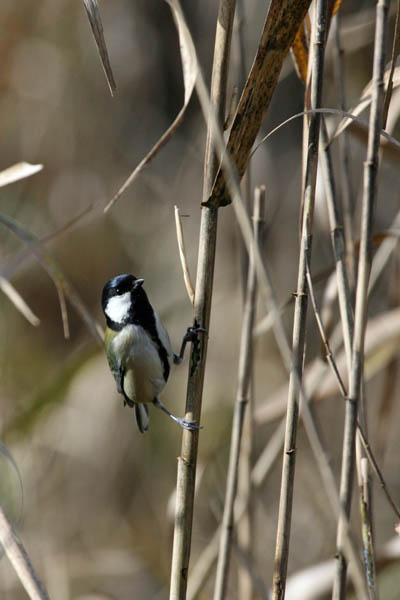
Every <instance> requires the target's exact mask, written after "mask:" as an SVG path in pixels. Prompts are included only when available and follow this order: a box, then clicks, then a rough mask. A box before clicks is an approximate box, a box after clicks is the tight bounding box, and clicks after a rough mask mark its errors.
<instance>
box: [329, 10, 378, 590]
mask: <svg viewBox="0 0 400 600" xmlns="http://www.w3.org/2000/svg"><path fill="white" fill-rule="evenodd" d="M388 10H389V1H388V0H378V3H377V7H376V29H375V48H374V65H373V77H372V78H373V87H372V102H371V111H370V125H369V134H368V149H367V159H366V162H365V163H364V188H363V204H362V216H361V243H360V255H359V261H358V279H357V290H356V304H355V321H354V341H353V354H352V368H351V371H350V383H349V399H348V401H347V403H346V413H345V428H344V440H343V457H342V472H341V481H340V501H341V505H342V511H343V513H342V514H341V515H340V517H339V520H338V528H337V563H336V573H335V580H334V586H333V593H332V598H333V599H334V600H340V599H342V598H344V597H345V593H346V573H347V564H346V560H345V557H344V554H343V541H344V528H345V525H344V520H345V518H344V517H346V518H347V519H349V517H350V507H351V496H352V489H353V476H354V455H355V433H356V426H357V412H358V400H359V397H360V389H361V381H362V372H363V357H364V337H365V326H366V320H367V305H368V282H369V275H370V269H371V239H372V224H373V216H374V209H375V202H376V194H377V171H378V151H379V137H380V129H381V127H382V115H383V98H384V68H385V45H386V41H387V19H388Z"/></svg>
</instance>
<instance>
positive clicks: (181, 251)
mask: <svg viewBox="0 0 400 600" xmlns="http://www.w3.org/2000/svg"><path fill="white" fill-rule="evenodd" d="M174 209H175V226H176V237H177V240H178V248H179V258H180V259H181V265H182V271H183V280H184V282H185V286H186V291H187V293H188V296H189V300H190V303H191V304H192V306H193V304H194V295H195V294H194V288H193V284H192V279H191V277H190V271H189V266H188V263H187V258H186V250H185V241H184V239H183V230H182V221H181V215H180V211H179V208H178V207H177V206H175V207H174Z"/></svg>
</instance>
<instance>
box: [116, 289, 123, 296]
mask: <svg viewBox="0 0 400 600" xmlns="http://www.w3.org/2000/svg"><path fill="white" fill-rule="evenodd" d="M115 293H116V294H117V296H120V295H121V294H122V290H121V288H120V287H117V289H116V290H115Z"/></svg>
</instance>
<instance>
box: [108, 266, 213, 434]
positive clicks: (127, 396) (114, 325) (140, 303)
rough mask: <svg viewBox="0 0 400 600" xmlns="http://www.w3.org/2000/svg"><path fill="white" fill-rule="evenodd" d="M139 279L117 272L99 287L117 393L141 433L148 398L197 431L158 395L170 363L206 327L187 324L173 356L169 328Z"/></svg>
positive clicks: (176, 360)
mask: <svg viewBox="0 0 400 600" xmlns="http://www.w3.org/2000/svg"><path fill="white" fill-rule="evenodd" d="M143 281H144V280H143V279H137V278H136V277H134V276H133V275H127V274H125V275H117V276H116V277H113V278H112V279H110V281H108V282H107V283H106V285H105V286H104V288H103V294H102V299H101V303H102V307H103V312H104V314H105V317H106V321H107V327H106V332H105V347H106V353H107V360H108V364H109V366H110V369H111V372H112V374H113V376H114V379H115V381H116V383H117V389H118V392H119V393H120V394H122V395H123V397H124V406H125V405H128V406H130V407H131V408H134V410H135V415H136V421H137V425H138V428H139V430H140V431H141V433H145V432H146V431H147V429H148V427H149V412H148V408H147V404H148V403H149V402H151V403H153V404H154V406H157V407H158V408H161V410H163V411H164V412H165V413H167V415H168V416H170V417H171V419H173V420H174V421H176V422H177V423H178V424H179V425H180V426H181V427H183V428H184V429H189V430H194V429H200V427H199V426H198V425H196V424H195V423H194V421H188V420H186V419H182V418H180V417H176V416H175V415H173V414H171V413H170V412H169V410H168V409H167V408H165V406H164V405H163V404H162V403H161V401H160V400H159V397H158V396H159V394H161V392H162V390H163V389H164V386H165V384H166V383H167V381H168V377H169V374H170V370H171V366H172V363H174V364H179V363H180V362H181V361H182V360H183V354H184V350H185V346H186V344H187V342H195V341H196V340H197V333H198V332H199V331H204V329H202V328H201V327H197V326H194V327H189V328H188V330H187V332H186V334H185V336H184V338H183V341H182V347H181V351H180V353H179V355H178V354H174V353H173V352H172V348H171V342H170V340H169V336H168V333H167V330H166V329H165V327H164V325H163V324H162V322H161V321H160V319H159V317H158V315H157V313H156V311H155V310H154V309H153V307H152V306H151V304H150V302H149V300H148V298H147V294H146V292H145V291H144V289H143Z"/></svg>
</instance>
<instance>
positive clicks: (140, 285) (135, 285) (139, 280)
mask: <svg viewBox="0 0 400 600" xmlns="http://www.w3.org/2000/svg"><path fill="white" fill-rule="evenodd" d="M143 283H144V279H136V280H135V283H134V284H133V287H134V288H138V287H142V285H143Z"/></svg>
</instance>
